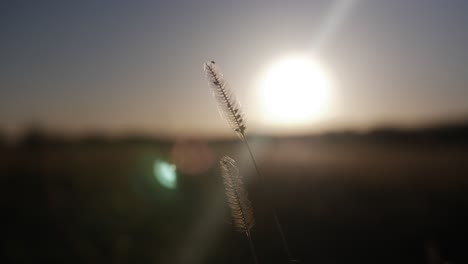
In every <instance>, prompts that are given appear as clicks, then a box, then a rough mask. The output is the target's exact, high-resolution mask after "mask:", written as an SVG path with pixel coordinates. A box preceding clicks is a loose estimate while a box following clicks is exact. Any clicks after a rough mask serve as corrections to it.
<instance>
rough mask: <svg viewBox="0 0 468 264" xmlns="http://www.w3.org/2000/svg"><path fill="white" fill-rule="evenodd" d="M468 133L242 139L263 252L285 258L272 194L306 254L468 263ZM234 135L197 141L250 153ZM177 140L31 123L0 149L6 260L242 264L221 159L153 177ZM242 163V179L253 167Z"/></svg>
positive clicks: (316, 258)
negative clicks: (258, 174)
mask: <svg viewBox="0 0 468 264" xmlns="http://www.w3.org/2000/svg"><path fill="white" fill-rule="evenodd" d="M467 132H468V127H467V125H466V123H464V124H461V125H450V126H440V127H433V128H427V129H423V130H416V129H413V130H410V131H403V130H376V131H372V132H369V133H368V134H355V133H335V134H327V135H322V136H320V135H318V136H313V137H297V138H279V137H253V138H251V142H252V147H253V148H254V149H256V150H257V151H256V154H258V163H259V164H258V165H259V166H260V168H261V169H262V173H263V174H264V175H265V176H266V178H267V179H268V180H267V181H266V186H267V187H266V188H258V186H252V187H251V188H252V189H253V190H254V191H253V192H250V194H252V197H251V198H252V201H253V203H254V204H253V206H254V207H255V208H256V211H255V217H256V221H257V223H261V224H259V225H257V226H255V227H254V232H255V237H254V239H255V241H256V242H257V243H256V245H258V248H257V251H258V254H259V259H260V260H261V262H262V263H285V259H284V254H282V251H281V244H280V243H278V242H277V237H275V234H276V233H275V232H273V231H272V228H273V226H274V223H273V222H272V220H271V217H270V214H269V213H268V212H266V211H264V210H262V209H261V208H262V204H263V203H264V202H265V200H263V199H268V200H269V201H273V202H275V204H277V205H278V209H279V210H278V211H279V212H280V216H281V219H282V220H283V222H284V225H285V227H287V228H286V230H285V232H286V233H287V235H288V238H289V240H290V244H291V249H292V250H293V251H294V252H295V254H297V256H299V257H300V258H301V260H302V261H303V263H427V262H426V259H427V254H429V253H428V252H429V251H430V252H432V253H430V254H432V255H437V254H439V255H440V258H441V259H444V260H447V261H452V262H453V263H466V262H467V261H468V254H467V252H466V246H468V240H467V238H466V234H467V233H468V225H467V224H466V223H468V213H467V212H468V192H467V190H468V179H467V177H466V175H468V163H467V162H466V161H467V157H468V136H467V135H468V133H467ZM235 142H236V141H233V140H227V141H216V142H205V143H206V144H207V146H208V149H209V151H210V152H211V153H212V155H213V157H214V158H215V160H216V159H217V158H219V157H220V156H221V155H224V154H229V155H230V156H233V157H237V158H238V160H239V161H241V160H242V157H244V156H245V155H247V153H245V152H244V151H242V150H241V149H242V148H240V147H239V146H238V144H236V143H235ZM174 143H175V141H171V140H166V141H163V140H158V139H145V138H144V137H141V138H132V137H130V139H129V138H120V139H115V138H114V139H112V140H110V139H106V137H104V136H102V137H100V138H99V137H94V139H92V140H90V138H89V137H88V138H86V137H82V138H75V139H71V138H67V137H65V136H60V137H57V136H53V135H50V134H47V133H45V132H43V131H40V130H33V131H30V132H29V133H26V134H25V136H24V137H23V138H22V140H21V141H19V142H18V144H17V145H16V146H11V147H8V148H2V149H1V151H0V157H1V159H0V175H2V176H1V178H0V180H1V184H0V188H1V189H0V194H1V199H0V201H1V204H2V209H3V216H2V219H3V222H4V225H3V230H2V240H3V246H2V248H1V250H2V253H1V256H2V257H1V258H2V259H1V260H2V261H1V262H2V263H38V262H47V263H50V262H56V263H109V262H120V263H168V262H171V263H172V262H176V263H251V261H252V260H251V256H250V253H249V248H248V246H247V245H245V241H243V237H241V236H238V235H237V234H236V233H235V230H233V228H232V227H231V226H229V224H228V223H229V222H230V215H229V212H228V208H227V205H226V204H225V197H224V194H223V193H222V186H223V185H222V180H221V177H220V174H219V173H220V172H219V171H218V169H217V167H216V166H214V165H213V164H216V163H212V164H211V166H208V167H206V168H207V169H205V170H203V171H197V173H184V167H183V166H184V165H185V164H189V162H190V158H193V157H192V156H189V155H187V156H184V157H182V158H184V159H181V160H184V162H185V163H181V165H180V166H181V167H178V168H177V173H178V183H177V189H175V190H168V189H165V188H164V187H163V186H161V185H159V184H158V182H157V181H156V179H155V178H154V175H153V163H154V161H155V160H156V159H162V160H166V161H169V162H171V161H172V160H173V156H172V155H173V151H172V147H173V146H174ZM184 150H187V151H189V150H190V145H188V146H186V147H185V148H184ZM183 154H184V153H182V154H181V153H179V154H178V155H183ZM240 164H241V165H242V166H245V168H244V169H243V170H244V171H246V172H247V175H246V177H249V175H248V174H249V173H248V172H250V173H251V174H252V173H254V171H253V169H252V168H251V167H250V165H249V164H248V163H247V164H243V163H242V162H240ZM220 189H221V192H220ZM260 197H266V198H260ZM218 201H219V203H218ZM275 241H276V242H275ZM233 248H235V250H232V249H233Z"/></svg>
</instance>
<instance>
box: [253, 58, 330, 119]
mask: <svg viewBox="0 0 468 264" xmlns="http://www.w3.org/2000/svg"><path fill="white" fill-rule="evenodd" d="M330 93H331V92H330V80H329V77H328V75H327V74H326V72H325V71H324V69H323V68H322V67H321V66H320V65H319V64H318V63H317V62H316V61H314V60H313V59H312V58H309V57H307V56H295V57H286V58H282V59H280V60H278V61H277V62H275V63H273V64H272V65H271V66H270V68H269V69H268V70H267V71H266V73H265V74H264V75H263V76H262V80H261V94H260V98H261V103H262V112H263V117H264V118H265V119H266V120H267V121H268V122H269V123H272V124H279V125H300V124H305V123H307V122H311V121H316V120H319V119H322V118H323V117H324V115H325V114H326V113H327V108H328V103H329V100H330Z"/></svg>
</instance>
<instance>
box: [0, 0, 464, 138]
mask: <svg viewBox="0 0 468 264" xmlns="http://www.w3.org/2000/svg"><path fill="white" fill-rule="evenodd" d="M467 14H468V2H467V1H461V0H460V1H436V0H433V1H402V0H398V1H369V0H360V1H358V0H354V1H353V0H349V1H346V0H341V1H287V2H285V1H259V0H257V1H227V0H221V1H74V2H71V1H2V3H1V4H0V36H1V41H0V58H1V59H0V87H1V88H0V130H6V131H8V132H11V133H15V132H18V131H21V130H22V129H23V128H25V127H27V126H28V125H30V124H32V123H39V124H41V125H43V126H44V127H46V128H50V129H52V130H59V131H65V132H71V133H81V132H86V131H96V130H97V131H107V132H110V133H114V132H115V133H120V132H136V131H137V132H138V131H141V132H144V133H149V134H151V133H155V134H174V135H178V134H180V135H184V134H195V135H197V134H201V135H219V134H221V135H222V134H226V133H228V132H229V129H228V127H227V126H226V125H225V124H224V122H223V120H221V119H220V118H219V115H218V111H217V108H216V104H215V101H214V99H213V97H212V93H211V90H210V89H209V87H208V84H207V81H206V78H205V75H204V72H203V63H204V62H205V61H207V60H216V61H217V63H219V65H220V66H221V68H222V70H223V73H224V74H225V77H226V79H227V80H228V82H229V83H230V85H231V86H232V88H233V90H235V91H236V93H237V95H238V97H239V99H240V101H241V102H242V105H243V106H244V110H245V112H246V116H247V122H248V128H249V131H250V132H260V133H263V132H265V131H267V130H268V129H270V128H269V127H268V126H265V125H264V124H263V123H262V117H261V115H260V114H259V112H260V110H259V107H260V104H259V102H260V101H261V98H258V93H257V89H258V83H259V78H260V76H261V75H262V73H263V72H264V71H265V69H266V68H267V67H268V65H270V64H271V62H273V61H275V60H276V59H277V58H279V57H281V56H286V55H288V54H297V53H299V54H310V55H311V56H314V57H315V58H317V59H318V61H319V62H320V64H321V65H323V67H324V68H326V69H327V71H328V72H329V73H330V75H331V76H332V80H333V98H332V100H331V103H330V113H329V116H328V117H327V119H324V120H322V121H320V122H314V123H310V124H307V123H306V124H303V126H302V127H301V128H297V129H296V128H294V127H285V128H275V129H273V131H271V132H272V133H276V132H281V133H283V132H285V133H288V132H295V131H298V130H300V131H317V130H328V129H336V128H355V129H361V128H363V127H368V126H374V125H378V124H384V123H391V124H396V125H413V124H421V123H425V122H430V121H432V120H444V119H449V118H455V117H461V116H464V115H468V104H467V102H468V74H467V72H466V70H467V69H468V51H467V48H466V47H468V30H467V28H466V27H467V25H468V15H467Z"/></svg>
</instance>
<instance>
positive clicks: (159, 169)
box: [153, 160, 177, 189]
mask: <svg viewBox="0 0 468 264" xmlns="http://www.w3.org/2000/svg"><path fill="white" fill-rule="evenodd" d="M175 169H176V167H175V166H174V165H172V164H169V163H167V162H165V161H162V160H156V161H155V162H154V165H153V172H154V177H155V178H156V180H157V181H158V182H159V184H161V185H162V186H163V187H164V188H167V189H175V188H176V187H177V174H176V171H175Z"/></svg>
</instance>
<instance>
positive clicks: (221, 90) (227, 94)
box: [204, 61, 297, 263]
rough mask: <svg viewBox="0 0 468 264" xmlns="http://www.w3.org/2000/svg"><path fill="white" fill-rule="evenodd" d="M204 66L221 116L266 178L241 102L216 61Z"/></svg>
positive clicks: (276, 219)
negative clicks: (252, 141) (253, 148)
mask: <svg viewBox="0 0 468 264" xmlns="http://www.w3.org/2000/svg"><path fill="white" fill-rule="evenodd" d="M204 66H205V67H204V68H205V73H206V75H207V78H208V81H209V83H210V86H211V88H212V89H213V93H214V97H215V99H216V101H217V103H218V107H219V110H220V111H219V112H220V113H221V116H222V117H223V118H224V119H225V120H226V121H227V123H228V124H229V125H230V126H231V128H232V129H233V130H234V132H235V133H236V134H237V135H238V136H239V138H240V139H241V141H243V142H244V144H245V146H246V148H247V150H248V152H249V155H250V158H251V160H252V163H253V164H254V167H255V171H256V173H257V176H258V178H259V179H260V180H264V179H263V176H262V174H261V173H260V170H259V168H258V165H257V161H256V160H255V157H254V155H253V152H252V149H251V148H250V145H249V143H248V140H247V137H246V136H245V130H246V123H245V118H244V113H243V112H242V109H241V107H240V106H241V104H240V103H239V101H238V100H237V98H236V97H235V95H234V93H233V92H232V91H231V90H230V89H229V87H228V85H227V83H226V81H225V80H224V76H223V74H222V73H221V71H220V70H219V68H218V67H217V65H216V63H215V62H214V61H210V62H207V63H205V65H204ZM271 207H272V214H273V218H274V221H275V225H276V229H277V230H278V233H279V235H280V238H281V243H282V246H283V249H284V251H285V253H286V254H287V256H288V258H289V262H290V263H297V260H295V259H294V258H293V256H292V254H291V250H290V249H289V245H288V242H287V240H286V237H285V235H284V231H283V228H282V226H281V223H280V220H279V218H278V213H277V211H276V208H275V207H274V206H271Z"/></svg>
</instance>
